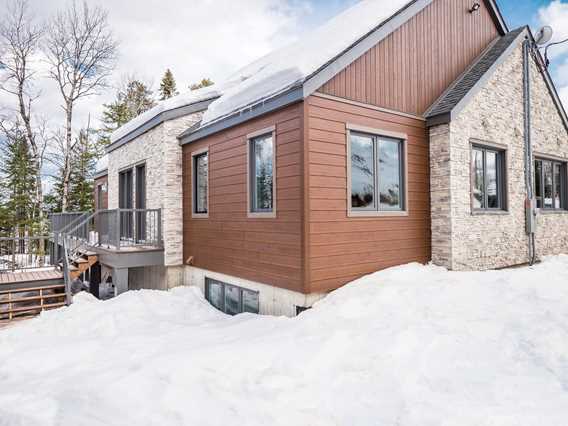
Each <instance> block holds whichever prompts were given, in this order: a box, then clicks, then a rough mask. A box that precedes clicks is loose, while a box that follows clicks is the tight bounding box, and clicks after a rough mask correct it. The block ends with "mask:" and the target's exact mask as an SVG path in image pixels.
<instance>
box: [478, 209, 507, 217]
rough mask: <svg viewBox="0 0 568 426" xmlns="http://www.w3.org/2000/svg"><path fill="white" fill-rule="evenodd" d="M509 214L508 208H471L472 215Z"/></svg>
mask: <svg viewBox="0 0 568 426" xmlns="http://www.w3.org/2000/svg"><path fill="white" fill-rule="evenodd" d="M509 214H511V213H510V212H509V211H508V210H473V211H472V212H471V215H472V216H507V215H509Z"/></svg>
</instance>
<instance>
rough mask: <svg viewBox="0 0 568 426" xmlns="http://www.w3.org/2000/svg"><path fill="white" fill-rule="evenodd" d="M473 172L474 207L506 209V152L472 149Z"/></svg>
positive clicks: (479, 148) (481, 148)
mask: <svg viewBox="0 0 568 426" xmlns="http://www.w3.org/2000/svg"><path fill="white" fill-rule="evenodd" d="M471 174H472V185H471V186H472V203H473V208H474V209H477V210H498V209H504V208H505V206H504V202H503V200H504V191H505V182H504V176H505V153H504V152H503V151H496V150H494V149H488V148H483V147H474V148H473V149H472V151H471Z"/></svg>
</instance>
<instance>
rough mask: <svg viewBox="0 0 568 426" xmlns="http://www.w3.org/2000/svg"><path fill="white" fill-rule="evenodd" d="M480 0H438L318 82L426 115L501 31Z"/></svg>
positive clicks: (329, 90) (333, 91)
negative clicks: (475, 1) (473, 9)
mask: <svg viewBox="0 0 568 426" xmlns="http://www.w3.org/2000/svg"><path fill="white" fill-rule="evenodd" d="M480 3H481V4H482V6H481V8H480V10H479V11H478V12H475V13H469V8H470V7H471V5H472V4H473V2H472V1H471V0H435V1H434V2H433V3H432V4H430V5H429V6H427V7H426V8H425V9H424V10H423V11H422V12H420V13H419V14H417V15H416V16H415V17H414V18H412V19H411V20H409V21H408V22H407V23H406V24H404V25H403V26H401V28H399V29H398V30H397V31H395V32H393V33H392V34H391V35H390V36H389V37H387V38H386V39H385V40H383V41H382V42H381V43H379V44H378V45H376V46H375V47H374V48H372V49H370V50H369V51H367V52H366V53H365V54H364V55H363V56H361V57H360V58H359V59H357V60H356V61H355V62H353V63H352V64H351V65H349V66H348V67H347V68H345V69H344V70H343V71H341V72H340V73H339V74H338V75H336V76H335V77H334V78H333V79H331V80H330V81H329V82H327V83H326V84H324V85H323V86H322V87H321V88H320V90H319V91H320V92H321V93H326V94H329V95H333V96H338V97H341V98H347V99H351V100H355V101H358V102H362V103H367V104H371V105H376V106H379V107H383V108H388V109H392V110H395V111H402V112H406V113H409V114H417V115H422V114H423V113H424V112H425V111H426V110H427V109H428V107H429V106H430V105H432V103H433V102H434V101H435V100H436V99H438V97H439V96H440V95H441V94H442V93H443V92H444V90H445V89H446V88H447V87H448V86H449V85H450V84H451V83H452V82H453V81H454V80H455V79H456V78H457V77H458V76H459V75H460V74H461V73H462V72H463V71H465V69H466V68H467V67H468V65H470V64H471V62H472V61H473V60H474V59H475V58H476V57H477V56H478V55H479V54H480V53H481V52H482V51H483V50H484V49H485V48H486V47H487V45H488V44H489V43H490V42H491V41H492V40H494V39H495V38H496V37H497V36H498V34H499V33H498V31H497V27H496V26H495V24H494V22H493V20H492V18H491V15H490V12H489V10H488V9H487V6H486V5H485V2H480Z"/></svg>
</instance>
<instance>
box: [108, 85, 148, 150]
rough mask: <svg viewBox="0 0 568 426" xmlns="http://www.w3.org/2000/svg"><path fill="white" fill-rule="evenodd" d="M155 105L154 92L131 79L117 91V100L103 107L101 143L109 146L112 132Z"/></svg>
mask: <svg viewBox="0 0 568 426" xmlns="http://www.w3.org/2000/svg"><path fill="white" fill-rule="evenodd" d="M155 105H156V102H155V100H154V97H153V93H152V90H150V88H149V87H148V86H147V85H146V84H145V83H143V82H142V81H140V80H136V79H129V80H128V81H127V82H126V84H125V85H124V87H123V88H121V89H119V90H118V91H117V93H116V99H115V100H114V101H113V102H111V103H110V104H104V105H103V107H104V111H103V117H102V119H101V121H102V123H103V126H102V128H101V129H100V130H99V136H100V139H101V142H102V143H103V144H108V143H109V142H110V134H111V133H112V132H114V131H115V130H116V129H118V128H119V127H120V126H122V125H124V124H126V123H128V122H129V121H130V120H132V119H133V118H135V117H137V116H138V115H140V114H142V113H143V112H146V111H148V110H149V109H150V108H152V107H154V106H155Z"/></svg>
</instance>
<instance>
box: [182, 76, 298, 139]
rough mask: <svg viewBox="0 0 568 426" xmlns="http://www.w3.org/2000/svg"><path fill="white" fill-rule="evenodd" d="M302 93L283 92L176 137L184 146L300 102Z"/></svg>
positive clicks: (292, 90) (295, 90)
mask: <svg viewBox="0 0 568 426" xmlns="http://www.w3.org/2000/svg"><path fill="white" fill-rule="evenodd" d="M302 93H303V92H302V86H296V87H293V88H291V89H289V90H287V91H285V92H284V93H281V94H279V95H277V96H275V97H272V98H269V99H267V100H266V101H264V102H262V103H258V104H255V105H253V106H251V107H250V108H248V109H246V110H244V111H239V112H237V113H234V114H231V115H228V116H226V117H224V118H222V119H221V120H219V121H215V122H213V123H211V124H207V125H205V126H204V127H200V128H198V129H196V130H193V131H191V129H192V128H189V129H188V130H186V131H184V132H183V133H182V134H181V135H179V136H178V139H179V141H180V145H186V144H188V143H191V142H195V141H197V140H199V139H203V138H205V137H207V136H210V135H212V134H214V133H217V132H220V131H222V130H225V129H228V128H229V127H233V126H236V125H238V124H241V123H244V122H246V121H248V120H252V119H253V118H256V117H260V116H261V115H264V114H267V113H269V112H272V111H275V110H277V109H280V108H284V107H286V106H288V105H291V104H293V103H296V102H299V101H302V100H303V95H302Z"/></svg>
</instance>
